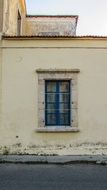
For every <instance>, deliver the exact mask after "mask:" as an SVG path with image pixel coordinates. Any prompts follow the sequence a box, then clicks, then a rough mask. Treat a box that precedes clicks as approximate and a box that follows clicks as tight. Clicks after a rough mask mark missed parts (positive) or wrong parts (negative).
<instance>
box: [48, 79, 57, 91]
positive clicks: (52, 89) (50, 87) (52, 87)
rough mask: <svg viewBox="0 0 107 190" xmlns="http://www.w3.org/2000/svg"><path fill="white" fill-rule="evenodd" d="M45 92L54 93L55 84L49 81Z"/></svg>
mask: <svg viewBox="0 0 107 190" xmlns="http://www.w3.org/2000/svg"><path fill="white" fill-rule="evenodd" d="M46 87H47V88H46V89H47V92H56V82H54V81H50V82H47V83H46Z"/></svg>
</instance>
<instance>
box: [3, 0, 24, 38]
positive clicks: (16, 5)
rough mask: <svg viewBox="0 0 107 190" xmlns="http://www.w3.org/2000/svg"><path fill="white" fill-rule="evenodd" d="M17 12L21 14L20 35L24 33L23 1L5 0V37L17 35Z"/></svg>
mask: <svg viewBox="0 0 107 190" xmlns="http://www.w3.org/2000/svg"><path fill="white" fill-rule="evenodd" d="M18 10H19V12H20V14H21V21H22V23H21V34H22V35H23V34H24V32H25V15H26V6H25V4H24V0H5V1H4V15H3V17H4V21H3V32H4V33H5V34H6V35H17V16H18Z"/></svg>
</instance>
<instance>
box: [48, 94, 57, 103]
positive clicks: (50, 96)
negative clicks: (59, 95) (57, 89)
mask: <svg viewBox="0 0 107 190" xmlns="http://www.w3.org/2000/svg"><path fill="white" fill-rule="evenodd" d="M55 100H56V95H55V94H47V102H55Z"/></svg>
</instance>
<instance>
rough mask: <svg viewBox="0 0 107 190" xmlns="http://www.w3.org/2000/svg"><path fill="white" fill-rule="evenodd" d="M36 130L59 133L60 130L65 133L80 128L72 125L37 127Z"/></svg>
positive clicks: (76, 130) (77, 130)
mask: <svg viewBox="0 0 107 190" xmlns="http://www.w3.org/2000/svg"><path fill="white" fill-rule="evenodd" d="M36 131H37V132H40V133H43V132H44V133H45V132H47V133H51V132H52V133H58V132H59V133H60V132H64V133H66V132H79V131H80V130H79V129H78V128H76V127H75V128H73V127H66V128H65V127H64V128H56V127H47V128H46V127H44V128H37V129H36Z"/></svg>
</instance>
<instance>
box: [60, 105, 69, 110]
mask: <svg viewBox="0 0 107 190" xmlns="http://www.w3.org/2000/svg"><path fill="white" fill-rule="evenodd" d="M68 109H69V103H68V104H66V103H60V105H59V110H60V111H63V112H64V110H68Z"/></svg>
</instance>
